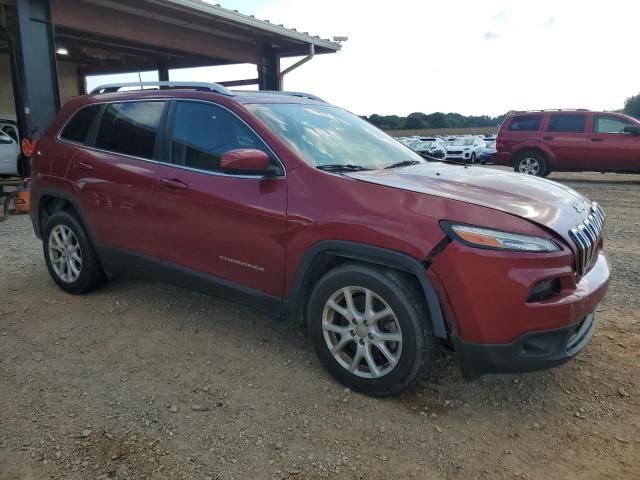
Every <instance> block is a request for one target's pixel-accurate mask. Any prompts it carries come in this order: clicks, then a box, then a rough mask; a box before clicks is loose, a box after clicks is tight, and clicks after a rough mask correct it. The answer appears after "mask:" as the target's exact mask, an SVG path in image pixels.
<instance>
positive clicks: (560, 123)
mask: <svg viewBox="0 0 640 480" xmlns="http://www.w3.org/2000/svg"><path fill="white" fill-rule="evenodd" d="M585 119H586V116H585V115H565V114H563V115H551V117H550V118H549V126H548V127H547V131H548V132H565V133H583V132H584V124H585Z"/></svg>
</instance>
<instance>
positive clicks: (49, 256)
mask: <svg viewBox="0 0 640 480" xmlns="http://www.w3.org/2000/svg"><path fill="white" fill-rule="evenodd" d="M42 246H43V250H44V258H45V262H46V264H47V268H48V270H49V273H50V275H51V277H52V278H53V280H54V281H55V282H56V283H57V284H58V286H59V287H60V288H62V289H63V290H64V291H66V292H68V293H74V294H80V293H85V292H88V291H90V290H93V289H95V288H97V287H98V286H100V285H101V284H102V283H104V281H105V280H106V276H105V274H104V272H103V270H102V267H101V266H100V261H99V260H98V256H97V255H96V252H95V251H94V249H93V246H92V245H91V243H90V242H89V239H88V237H87V234H86V232H85V230H84V228H83V227H82V225H81V224H80V222H79V221H78V220H77V219H76V218H75V217H74V216H73V215H72V214H71V213H69V212H67V211H60V212H57V213H54V214H53V215H51V217H50V218H49V219H48V220H47V224H46V226H45V229H44V235H43V245H42Z"/></svg>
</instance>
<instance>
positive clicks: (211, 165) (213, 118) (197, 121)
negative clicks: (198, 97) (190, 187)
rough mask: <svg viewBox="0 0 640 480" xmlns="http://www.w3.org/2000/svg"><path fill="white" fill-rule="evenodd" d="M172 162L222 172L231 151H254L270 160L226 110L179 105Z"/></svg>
mask: <svg viewBox="0 0 640 480" xmlns="http://www.w3.org/2000/svg"><path fill="white" fill-rule="evenodd" d="M173 124H174V127H173V136H172V140H171V161H172V163H174V164H176V165H183V166H185V167H190V168H196V169H198V170H206V171H212V172H216V171H220V170H221V169H220V160H221V159H222V155H224V154H225V153H226V152H228V151H229V150H235V149H238V148H255V149H258V150H262V151H263V152H265V153H266V154H267V155H269V156H271V153H270V152H269V149H268V148H267V147H266V145H265V144H264V143H263V142H262V140H261V139H260V138H258V136H257V135H256V134H255V133H253V131H252V130H251V129H250V128H249V127H247V126H246V125H245V124H244V123H243V122H242V121H240V120H239V119H238V118H237V117H236V116H235V115H233V114H232V113H230V112H228V111H227V110H225V109H223V108H220V107H217V106H215V105H212V104H208V103H200V102H176V107H175V113H174V122H173Z"/></svg>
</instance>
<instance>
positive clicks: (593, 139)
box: [591, 138, 604, 142]
mask: <svg viewBox="0 0 640 480" xmlns="http://www.w3.org/2000/svg"><path fill="white" fill-rule="evenodd" d="M591 141H592V142H604V139H603V138H592V139H591Z"/></svg>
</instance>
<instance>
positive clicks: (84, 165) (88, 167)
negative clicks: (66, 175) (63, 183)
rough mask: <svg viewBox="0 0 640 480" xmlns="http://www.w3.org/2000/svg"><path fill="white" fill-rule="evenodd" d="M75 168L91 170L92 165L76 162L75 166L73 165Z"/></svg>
mask: <svg viewBox="0 0 640 480" xmlns="http://www.w3.org/2000/svg"><path fill="white" fill-rule="evenodd" d="M74 166H75V168H77V169H78V170H93V168H94V167H93V165H91V164H90V163H86V162H77V163H76V164H74Z"/></svg>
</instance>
